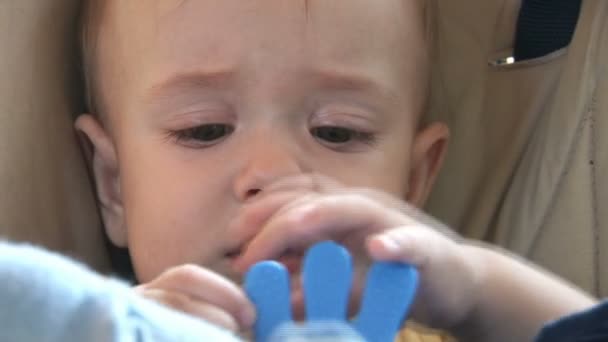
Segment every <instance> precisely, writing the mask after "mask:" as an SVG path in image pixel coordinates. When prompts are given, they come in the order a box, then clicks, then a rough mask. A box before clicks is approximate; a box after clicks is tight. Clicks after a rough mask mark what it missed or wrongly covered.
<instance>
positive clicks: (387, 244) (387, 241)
mask: <svg viewBox="0 0 608 342" xmlns="http://www.w3.org/2000/svg"><path fill="white" fill-rule="evenodd" d="M378 240H380V242H381V243H382V245H383V246H384V249H385V250H386V251H387V252H388V253H391V254H394V253H398V252H399V250H400V249H401V248H402V247H401V246H400V245H399V244H398V243H397V241H395V240H394V239H393V238H390V237H388V236H380V237H378Z"/></svg>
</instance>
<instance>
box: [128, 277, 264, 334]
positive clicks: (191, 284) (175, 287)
mask: <svg viewBox="0 0 608 342" xmlns="http://www.w3.org/2000/svg"><path fill="white" fill-rule="evenodd" d="M136 291H137V292H139V293H141V294H142V295H144V296H146V297H148V298H151V299H154V300H157V301H159V302H161V303H163V304H166V305H168V306H170V307H173V308H175V309H177V310H181V311H184V312H186V313H189V314H192V315H194V316H197V317H200V318H202V319H205V320H208V321H211V322H213V323H216V324H219V325H221V326H223V327H225V328H228V329H231V330H237V329H235V328H237V327H238V328H242V329H247V328H250V327H251V326H252V325H253V322H254V320H255V309H254V307H253V304H252V303H251V302H250V301H249V299H248V298H247V296H246V295H245V293H244V292H243V291H242V290H241V289H240V288H239V287H238V286H237V285H235V284H233V283H232V282H230V281H229V280H227V279H225V278H223V277H222V276H220V275H218V274H216V273H214V272H211V271H209V270H207V269H204V268H202V267H199V266H196V265H183V266H178V267H174V268H171V269H169V270H167V271H166V272H164V273H163V274H161V275H160V276H159V277H158V278H156V279H154V280H153V281H151V282H149V283H146V284H142V285H140V286H138V287H136Z"/></svg>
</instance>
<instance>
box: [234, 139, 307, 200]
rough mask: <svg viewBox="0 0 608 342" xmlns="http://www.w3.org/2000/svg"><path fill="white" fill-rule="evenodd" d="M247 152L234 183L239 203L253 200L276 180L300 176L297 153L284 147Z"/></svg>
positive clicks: (300, 169) (300, 168) (270, 147)
mask: <svg viewBox="0 0 608 342" xmlns="http://www.w3.org/2000/svg"><path fill="white" fill-rule="evenodd" d="M269 145H272V144H268V145H266V146H267V148H265V149H257V151H253V150H249V152H248V153H247V154H248V156H247V158H246V162H245V164H244V166H243V167H242V169H241V170H240V172H239V174H238V175H237V177H236V179H235V181H234V192H235V195H236V197H237V198H238V199H239V200H240V201H247V200H251V199H253V198H255V197H256V196H257V195H259V194H261V193H262V192H264V191H265V189H266V188H267V187H268V186H269V185H270V184H272V183H273V182H275V181H276V180H278V179H281V178H283V177H287V176H293V175H297V174H301V173H302V172H303V168H302V166H301V162H300V160H299V159H298V156H297V153H294V152H292V151H289V149H288V148H287V147H284V146H277V145H275V146H269Z"/></svg>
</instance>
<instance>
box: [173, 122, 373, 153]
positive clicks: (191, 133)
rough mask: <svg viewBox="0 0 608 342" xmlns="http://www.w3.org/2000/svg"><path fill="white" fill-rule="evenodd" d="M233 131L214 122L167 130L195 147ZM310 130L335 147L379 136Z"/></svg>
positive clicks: (337, 128)
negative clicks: (203, 136)
mask: <svg viewBox="0 0 608 342" xmlns="http://www.w3.org/2000/svg"><path fill="white" fill-rule="evenodd" d="M218 129H219V131H218ZM233 132H234V127H233V126H230V125H227V124H220V123H214V124H205V125H200V126H196V127H192V128H187V129H182V130H175V131H169V132H167V135H168V137H169V138H170V139H171V140H173V141H175V142H177V143H179V144H182V145H187V146H188V147H194V148H205V147H209V146H211V145H213V144H216V143H218V142H219V141H221V140H222V139H223V138H226V137H227V136H229V135H230V134H232V133H233ZM309 132H310V134H311V135H312V136H313V137H314V138H315V139H317V140H320V141H321V143H322V144H324V145H328V146H329V147H331V148H334V149H342V148H349V147H351V146H348V145H350V144H355V143H361V144H364V145H368V146H373V145H374V144H376V142H377V137H376V135H375V134H374V133H370V132H364V131H359V130H355V129H351V128H347V127H342V126H335V125H334V126H332V125H325V126H317V127H313V128H311V129H310V130H309ZM214 133H215V135H214ZM218 133H219V134H218ZM199 134H202V135H206V136H207V139H201V137H200V136H199V137H197V135H199ZM328 134H329V136H328ZM331 134H333V135H334V138H337V139H338V140H341V139H340V138H346V141H342V142H341V141H335V139H334V141H331V140H332V139H331ZM216 135H217V137H216ZM323 135H325V137H323ZM209 138H213V139H209Z"/></svg>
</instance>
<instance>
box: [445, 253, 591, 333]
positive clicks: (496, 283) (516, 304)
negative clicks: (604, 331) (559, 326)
mask: <svg viewBox="0 0 608 342" xmlns="http://www.w3.org/2000/svg"><path fill="white" fill-rule="evenodd" d="M463 248H464V249H465V250H466V251H465V253H467V254H468V255H470V256H469V257H470V258H471V260H477V263H476V264H477V265H478V266H477V267H478V268H479V273H480V277H481V279H480V281H481V284H482V285H481V286H480V287H479V289H480V291H479V294H478V295H477V304H476V305H475V306H474V309H473V310H472V311H471V312H470V313H469V315H468V318H467V320H466V321H465V322H464V323H463V324H461V326H460V327H459V328H458V330H457V331H455V333H457V335H459V336H461V337H462V338H463V340H465V341H469V340H478V341H531V340H532V339H533V337H534V336H536V335H537V334H538V332H539V331H540V329H541V328H542V326H543V325H544V324H545V323H547V322H549V321H551V320H555V319H557V318H559V317H563V316H565V315H569V314H572V313H574V312H578V311H581V310H584V309H586V308H589V307H591V306H592V305H593V304H594V303H595V302H596V300H595V299H593V298H592V297H590V296H589V295H587V294H585V293H584V292H583V291H581V290H579V289H577V288H575V287H573V286H572V285H570V284H568V283H566V282H565V281H563V280H561V279H559V278H557V277H556V276H554V275H551V274H549V273H547V272H546V271H543V270H541V269H540V268H538V267H536V266H534V265H532V264H530V263H527V262H526V261H524V260H522V259H520V258H519V257H516V256H514V255H512V254H510V253H508V252H505V251H499V250H497V249H496V247H488V246H482V245H468V246H466V247H463Z"/></svg>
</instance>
